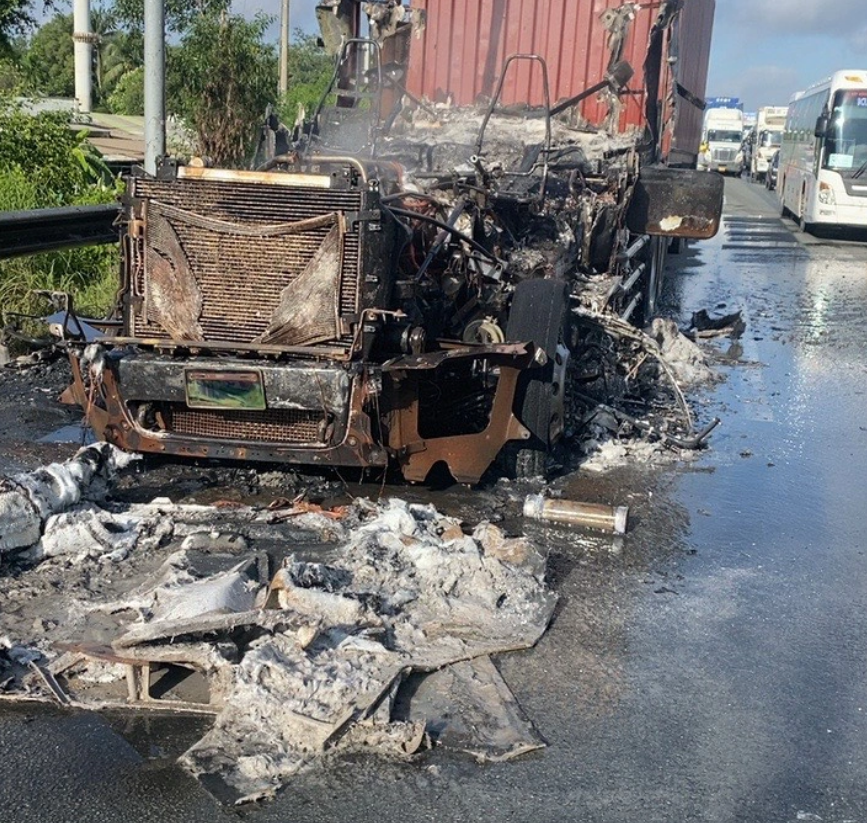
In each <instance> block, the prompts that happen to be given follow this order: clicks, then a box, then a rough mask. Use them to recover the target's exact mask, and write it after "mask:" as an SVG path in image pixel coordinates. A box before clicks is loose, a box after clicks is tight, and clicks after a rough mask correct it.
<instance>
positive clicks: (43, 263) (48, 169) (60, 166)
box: [0, 105, 119, 316]
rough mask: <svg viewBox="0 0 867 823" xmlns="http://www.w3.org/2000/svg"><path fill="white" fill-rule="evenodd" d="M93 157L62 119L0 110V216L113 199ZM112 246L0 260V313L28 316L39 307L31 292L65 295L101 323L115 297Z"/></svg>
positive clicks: (115, 187) (114, 189)
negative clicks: (10, 212)
mask: <svg viewBox="0 0 867 823" xmlns="http://www.w3.org/2000/svg"><path fill="white" fill-rule="evenodd" d="M118 191H119V184H118V183H117V182H116V181H114V180H112V179H111V176H110V174H108V170H107V169H106V167H105V164H104V163H103V162H102V159H101V158H100V156H99V153H98V152H97V151H96V150H95V149H94V148H93V147H91V146H90V145H89V144H88V143H87V142H86V138H85V135H84V133H83V132H78V133H76V132H75V131H73V130H72V129H70V128H69V126H68V125H67V122H66V119H65V117H64V116H62V115H55V114H39V115H37V116H30V115H27V114H25V113H24V112H22V111H20V110H19V109H17V108H14V107H11V106H9V105H6V106H5V107H4V106H2V105H0V210H3V211H23V210H28V209H39V208H52V207H57V206H65V205H95V204H98V203H111V202H113V201H114V200H116V198H117V195H118ZM117 268H118V252H117V249H116V248H115V247H114V246H101V247H97V246H95V247H90V248H83V249H74V250H71V251H66V252H53V253H49V254H40V255H34V256H32V257H23V258H17V259H13V260H5V261H0V307H2V309H3V310H4V311H9V312H24V313H31V312H33V311H36V310H38V309H39V308H41V305H40V301H39V300H36V299H34V298H33V296H32V295H31V294H30V293H29V292H30V291H32V290H34V289H49V290H54V291H68V292H72V293H73V294H74V295H75V303H76V306H77V307H78V308H79V310H80V311H81V312H82V313H85V314H90V315H96V316H105V315H106V314H107V312H108V310H109V309H110V308H111V307H112V304H113V302H114V294H115V292H116V290H117V284H118V276H117Z"/></svg>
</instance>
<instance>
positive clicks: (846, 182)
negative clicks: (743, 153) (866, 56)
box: [777, 69, 867, 231]
mask: <svg viewBox="0 0 867 823" xmlns="http://www.w3.org/2000/svg"><path fill="white" fill-rule="evenodd" d="M777 191H778V192H779V197H780V201H781V204H782V213H783V215H786V214H790V215H791V216H792V217H794V218H795V220H797V221H798V222H799V223H800V226H801V229H802V230H803V231H810V230H811V229H813V228H814V227H818V226H838V227H847V226H852V227H857V226H867V70H859V69H850V70H848V71H838V72H836V73H835V74H834V75H833V76H832V77H831V78H830V79H828V80H825V81H823V82H821V83H817V84H816V85H814V86H810V88H808V89H807V90H806V91H803V92H799V93H798V94H796V95H795V96H794V97H793V98H792V101H791V103H790V104H789V114H788V117H787V118H786V128H785V131H784V133H783V145H782V148H781V149H780V165H779V177H778V185H777Z"/></svg>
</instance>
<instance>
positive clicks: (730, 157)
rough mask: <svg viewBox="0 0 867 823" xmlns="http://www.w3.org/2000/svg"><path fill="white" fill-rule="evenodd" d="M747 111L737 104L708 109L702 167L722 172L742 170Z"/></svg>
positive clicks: (705, 117)
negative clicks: (735, 105)
mask: <svg viewBox="0 0 867 823" xmlns="http://www.w3.org/2000/svg"><path fill="white" fill-rule="evenodd" d="M743 132H744V113H743V112H742V111H741V110H740V109H737V108H711V109H708V110H707V111H706V112H705V115H704V126H703V128H702V138H701V148H700V149H699V155H698V168H699V169H703V170H705V171H718V172H720V173H721V174H740V171H741V165H742V163H743V159H744V155H743V149H742V143H743Z"/></svg>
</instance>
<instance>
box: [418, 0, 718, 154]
mask: <svg viewBox="0 0 867 823" xmlns="http://www.w3.org/2000/svg"><path fill="white" fill-rule="evenodd" d="M412 6H413V8H418V9H423V10H424V11H425V12H426V17H427V23H426V26H425V28H424V29H423V30H422V31H421V32H420V34H419V35H418V36H417V37H414V38H413V43H412V49H411V57H410V70H409V76H408V88H409V90H410V91H411V92H413V93H414V94H416V95H419V96H422V97H426V98H427V99H429V100H434V101H445V100H449V99H450V100H452V101H453V102H454V104H456V105H470V104H472V103H474V102H476V101H477V100H478V99H480V98H488V99H489V98H490V97H491V96H492V95H493V94H494V91H495V89H496V83H497V80H498V78H499V76H500V73H501V71H502V68H503V65H504V63H505V61H506V59H507V58H508V56H509V55H511V54H515V53H524V54H538V55H540V56H541V57H543V58H544V59H545V61H546V62H547V64H548V77H549V83H550V87H551V102H552V104H553V103H555V102H556V101H558V100H563V99H566V98H569V97H572V96H574V95H576V94H578V93H579V92H581V91H583V90H584V89H586V88H588V87H590V86H592V85H594V84H595V83H598V82H599V81H600V80H602V79H604V77H605V74H606V71H607V69H608V66H609V62H610V59H611V48H610V40H611V33H610V31H609V30H608V29H607V28H606V26H605V22H604V20H603V15H605V14H606V12H607V13H608V14H611V13H613V12H616V11H620V12H621V13H623V14H628V13H630V12H632V13H633V14H634V19H633V20H632V21H631V24H630V25H629V28H628V34H627V36H626V39H625V42H624V44H623V52H622V58H621V59H623V60H626V61H628V62H629V63H630V64H631V65H632V67H633V69H634V70H635V76H634V78H633V79H632V81H631V82H630V83H629V85H628V90H627V91H626V93H625V94H624V95H623V96H622V97H621V104H622V110H621V117H620V128H621V129H626V128H628V127H631V126H644V125H645V120H646V115H645V94H644V91H643V77H644V63H645V60H646V58H647V53H648V44H649V40H650V33H651V29H652V28H653V25H654V22H655V21H656V18H657V16H658V14H659V8H660V3H659V2H651V3H635V2H633V3H623V2H622V0H413V3H412ZM714 8H715V0H684V2H683V8H682V10H681V12H680V15H679V17H678V19H677V20H676V21H675V23H674V25H673V26H672V27H671V29H670V31H669V33H668V34H667V35H666V47H665V49H664V50H663V55H662V61H661V62H662V66H661V69H662V72H663V74H662V83H661V87H660V94H659V97H660V100H661V102H662V104H663V111H664V113H666V114H670V112H671V106H672V100H673V98H672V94H674V93H676V89H677V88H678V86H679V87H680V90H681V94H678V96H677V108H678V118H677V123H676V126H675V128H674V129H673V130H671V129H669V132H668V134H667V137H666V139H665V142H664V149H665V153H666V154H668V152H669V151H670V152H671V154H672V160H674V159H675V158H674V155H675V154H678V155H680V154H682V153H686V154H687V155H691V156H692V158H693V159H694V157H695V154H696V152H697V150H698V144H699V140H700V137H701V121H702V110H701V107H700V106H697V105H696V103H697V102H698V101H700V100H703V98H704V94H705V87H706V84H707V67H708V59H709V54H710V41H711V33H712V29H713V15H714ZM669 58H676V60H674V61H673V62H672V61H671V60H669ZM684 91H685V92H686V93H687V94H686V96H684V95H683V92H684ZM690 98H691V99H690ZM502 101H503V103H505V104H510V103H527V102H529V103H533V104H535V105H540V104H542V103H543V101H544V95H543V85H542V75H541V70H540V68H539V67H538V65H533V64H531V63H529V62H520V63H517V64H513V66H512V68H511V69H510V70H509V73H508V76H507V78H506V82H505V86H504V90H503V98H502ZM581 114H582V116H583V117H584V118H585V119H586V120H587V121H588V122H590V123H593V124H598V123H600V122H601V121H602V119H603V118H604V117H605V115H606V114H607V109H606V107H605V105H604V104H602V102H601V101H600V100H599V99H598V98H597V97H596V96H591V97H590V98H588V99H587V100H585V101H584V102H583V104H582V107H581ZM693 143H694V144H695V145H694V146H693V145H692V144H693ZM682 160H683V161H684V162H689V161H688V160H687V159H686V157H684V158H682ZM678 162H681V158H680V157H678Z"/></svg>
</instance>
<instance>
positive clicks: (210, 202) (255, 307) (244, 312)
mask: <svg viewBox="0 0 867 823" xmlns="http://www.w3.org/2000/svg"><path fill="white" fill-rule="evenodd" d="M130 193H131V195H132V196H133V197H134V198H138V199H140V200H143V201H145V203H146V204H147V208H146V209H145V221H146V223H147V220H148V217H147V214H148V209H149V210H150V213H151V214H152V215H155V214H158V213H159V210H160V209H161V208H163V207H168V209H166V214H167V215H168V216H167V217H166V218H165V219H162V218H161V222H162V223H163V225H166V224H167V225H169V227H170V228H169V229H168V231H169V232H170V233H171V232H173V234H174V235H175V236H176V240H174V239H173V243H174V244H175V246H179V247H180V249H179V252H178V254H179V256H183V257H184V258H185V260H184V265H185V266H186V267H187V268H188V270H189V273H190V274H191V275H192V278H193V280H194V282H193V283H192V284H190V285H191V289H192V290H193V291H194V292H196V298H197V299H200V300H201V311H200V312H199V313H198V318H197V329H198V330H197V333H196V334H195V335H192V336H190V337H189V338H184V339H193V340H194V339H199V332H200V334H201V339H202V340H203V341H212V342H223V343H244V344H247V343H253V342H255V341H256V340H257V338H259V337H260V336H261V335H263V334H264V333H265V332H266V330H267V329H268V327H269V326H270V324H271V322H272V317H273V313H274V310H275V308H276V307H277V306H278V304H279V302H280V294H281V291H282V290H283V289H284V288H285V287H286V286H287V285H288V284H289V283H290V282H292V281H293V280H294V279H295V278H296V277H298V275H299V274H300V273H301V272H302V271H303V270H304V269H305V267H306V266H307V265H308V264H309V263H310V261H311V260H312V258H313V256H314V254H315V253H316V252H317V250H318V249H319V248H320V246H321V245H322V243H323V241H324V239H325V238H326V236H327V235H328V233H329V226H322V227H319V228H315V229H311V230H308V231H304V232H303V233H300V234H283V235H277V236H269V237H256V236H252V237H250V236H245V235H243V234H232V233H231V232H226V231H223V232H217V231H214V230H212V229H210V228H206V227H205V228H203V227H202V226H200V225H195V221H192V222H191V221H188V220H183V221H182V220H173V219H172V212H171V211H169V209H175V210H177V209H181V210H183V211H184V212H186V213H188V214H192V215H195V216H196V217H201V218H204V220H202V222H203V223H204V222H208V221H209V220H211V221H213V220H218V221H225V222H226V223H234V224H244V225H245V227H246V226H249V227H255V226H256V225H257V224H258V225H260V226H262V225H274V224H280V223H293V222H297V221H300V220H307V219H310V218H316V217H322V216H325V215H329V214H333V213H335V212H352V211H359V210H360V209H361V197H362V194H361V192H360V191H357V190H330V189H314V188H295V187H291V188H290V187H286V186H274V185H269V184H262V183H241V182H224V181H205V180H174V181H160V180H153V179H147V178H134V179H133V180H132V181H131V191H130ZM153 223H154V226H156V225H157V221H156V219H153ZM146 234H147V231H146ZM145 242H146V240H145V238H143V237H138V238H134V239H133V240H132V243H133V252H132V254H131V255H130V256H129V258H128V259H129V263H130V277H131V280H132V283H133V287H134V290H135V294H136V296H137V297H139V298H142V300H140V301H139V304H138V308H136V309H135V312H134V314H133V317H132V323H131V324H130V325H131V333H132V335H133V336H135V337H140V338H151V339H171V334H170V333H169V331H168V330H167V329H166V328H164V326H163V325H161V324H160V323H158V322H156V320H155V318H154V317H149V316H147V313H146V312H147V306H146V301H144V300H143V298H144V295H145V294H146V282H145V278H146V277H147V276H148V275H147V273H146V267H145V262H144V261H145V259H146V252H145V245H144V244H145ZM148 242H151V241H150V240H148ZM359 277H360V250H359V234H358V228H357V226H354V227H353V226H349V227H347V233H346V235H345V237H344V242H343V259H342V267H341V271H340V285H339V294H338V295H337V300H336V304H337V311H338V313H339V314H340V315H341V316H342V315H355V314H357V312H358V310H359ZM183 299H185V296H184V295H183V294H182V295H181V300H183ZM194 319H195V318H194ZM328 342H329V343H338V344H339V343H347V342H348V338H343V337H342V336H341V335H337V336H335V339H334V340H333V341H328Z"/></svg>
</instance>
